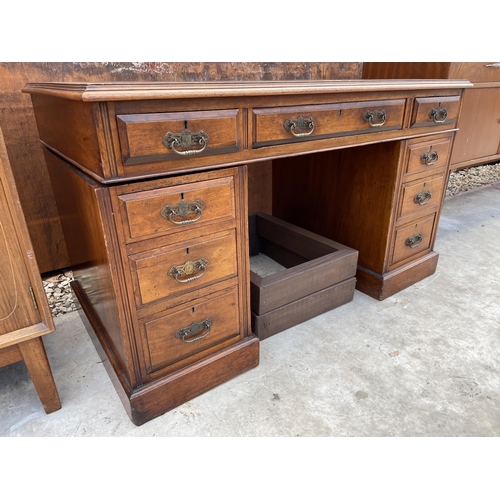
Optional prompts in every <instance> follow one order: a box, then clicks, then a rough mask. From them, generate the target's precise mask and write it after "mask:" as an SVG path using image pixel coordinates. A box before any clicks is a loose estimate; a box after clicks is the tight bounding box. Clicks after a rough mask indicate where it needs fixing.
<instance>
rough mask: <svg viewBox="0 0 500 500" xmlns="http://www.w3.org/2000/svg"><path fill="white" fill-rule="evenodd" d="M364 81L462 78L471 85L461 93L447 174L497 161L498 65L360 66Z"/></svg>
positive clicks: (499, 143) (499, 115)
mask: <svg viewBox="0 0 500 500" xmlns="http://www.w3.org/2000/svg"><path fill="white" fill-rule="evenodd" d="M363 78H375V79H380V78H450V79H457V78H465V79H467V80H469V81H470V82H472V83H473V84H474V88H468V89H466V90H465V92H464V96H463V103H462V112H461V114H460V119H459V121H458V128H459V130H458V132H457V134H456V137H455V143H454V146H453V151H452V155H451V161H450V170H459V169H462V168H468V167H474V166H477V165H484V164H486V163H493V162H497V161H499V160H500V63H491V62H490V63H488V62H451V63H450V62H448V63H446V62H432V63H429V62H427V63H423V62H416V63H397V62H390V63H387V62H384V63H378V62H370V63H364V64H363Z"/></svg>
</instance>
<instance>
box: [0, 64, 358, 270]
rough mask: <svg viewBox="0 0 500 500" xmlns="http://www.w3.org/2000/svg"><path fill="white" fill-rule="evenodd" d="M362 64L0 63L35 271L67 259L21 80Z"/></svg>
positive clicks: (350, 70) (266, 74)
mask: <svg viewBox="0 0 500 500" xmlns="http://www.w3.org/2000/svg"><path fill="white" fill-rule="evenodd" d="M361 69H362V64H361V63H359V62H343V63H342V62H324V63H311V62H267V63H266V62H247V63H242V62H217V63H210V62H141V63H137V62H136V63H132V62H0V127H2V129H3V132H4V137H5V142H6V146H7V151H8V153H9V159H10V163H11V165H12V169H13V171H14V177H15V179H16V183H17V186H18V193H19V198H20V199H21V206H22V207H23V212H24V214H25V218H26V222H27V224H28V231H29V233H30V237H31V242H32V245H33V250H34V251H35V254H36V256H37V263H38V268H39V269H40V272H41V273H48V272H51V271H55V270H59V269H62V268H65V267H68V266H69V265H70V263H69V258H68V255H67V251H66V246H65V243H64V236H63V232H62V228H61V223H60V220H59V216H58V212H57V205H56V202H55V200H54V195H53V193H52V187H51V184H50V178H49V173H48V171H47V166H46V165H45V160H44V157H43V153H42V151H41V149H40V147H39V143H38V133H37V128H36V122H35V117H34V114H33V108H32V106H31V99H30V98H29V95H27V94H23V93H22V92H21V90H22V88H23V87H24V85H25V84H26V83H28V82H51V81H65V82H72V81H76V82H80V81H94V82H110V81H128V82H141V81H144V82H146V81H147V82H151V81H165V82H166V81H171V82H175V81H199V82H203V81H220V80H235V79H238V80H295V79H297V80H308V79H318V80H322V79H326V80H345V79H356V78H361ZM26 179H29V180H30V182H26V181H25V180H26Z"/></svg>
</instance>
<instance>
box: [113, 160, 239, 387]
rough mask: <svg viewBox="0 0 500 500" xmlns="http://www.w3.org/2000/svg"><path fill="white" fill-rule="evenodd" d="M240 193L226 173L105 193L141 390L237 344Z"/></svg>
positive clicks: (236, 180) (236, 182)
mask: <svg viewBox="0 0 500 500" xmlns="http://www.w3.org/2000/svg"><path fill="white" fill-rule="evenodd" d="M240 188H241V186H240V180H239V178H238V169H224V170H219V171H216V172H211V173H207V174H191V175H189V176H181V177H175V178H169V179H161V180H155V181H146V182H139V183H134V184H127V185H123V186H117V187H114V188H112V189H111V190H112V192H113V195H112V200H113V203H114V204H116V208H115V213H116V214H117V217H118V219H119V222H118V224H117V225H118V228H119V229H118V230H119V233H120V236H119V237H120V238H122V240H123V245H122V248H123V250H122V251H123V253H124V255H123V260H124V262H126V267H127V268H128V276H129V279H130V283H131V286H129V287H128V293H129V303H130V308H131V310H132V311H133V313H132V316H133V318H132V321H133V322H134V330H135V331H136V332H139V334H138V335H136V340H137V344H138V346H139V349H138V351H139V352H138V358H139V363H140V368H141V373H142V380H143V382H146V381H148V380H152V379H155V378H157V377H160V376H163V375H166V374H169V373H172V372H173V371H175V370H178V369H180V368H183V367H185V366H187V365H188V364H191V363H194V362H196V361H199V360H201V359H203V358H205V357H206V356H209V355H211V354H213V353H215V352H217V351H219V350H221V349H224V348H226V347H228V346H230V345H232V344H234V343H236V342H237V341H239V340H241V339H243V336H244V332H245V327H244V322H245V321H246V320H247V318H246V317H245V314H244V311H245V307H244V304H245V303H246V299H245V297H244V296H243V294H244V293H245V292H244V289H243V288H244V287H242V285H241V283H240V277H241V276H242V275H244V274H245V266H246V264H245V262H246V261H245V260H244V259H246V258H247V257H246V246H245V241H246V239H245V237H244V235H243V233H242V229H243V228H242V227H240V225H239V223H238V220H241V218H239V217H238V216H239V211H240V210H245V208H244V207H240V202H239V200H238V198H237V197H236V196H235V192H237V191H238V190H239V189H240ZM243 248H245V251H243V250H242V249H243Z"/></svg>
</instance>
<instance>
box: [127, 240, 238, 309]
mask: <svg viewBox="0 0 500 500" xmlns="http://www.w3.org/2000/svg"><path fill="white" fill-rule="evenodd" d="M129 259H130V263H131V269H132V274H133V280H134V282H135V286H134V288H135V300H136V304H137V306H138V307H141V306H143V305H146V304H150V303H152V302H154V301H156V300H160V299H165V298H167V297H172V296H174V295H180V294H183V293H187V292H191V291H193V290H195V289H198V288H202V287H204V286H207V285H210V284H213V283H216V282H219V281H222V280H224V279H227V278H230V277H234V276H236V275H237V262H236V235H235V231H234V230H230V231H227V232H223V233H217V234H214V235H213V236H212V237H211V238H210V239H204V240H200V239H196V240H191V241H186V242H183V243H182V244H179V245H174V246H168V247H162V248H158V249H154V250H149V251H147V252H142V253H140V254H135V255H131V256H129Z"/></svg>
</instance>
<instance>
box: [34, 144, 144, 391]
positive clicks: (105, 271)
mask: <svg viewBox="0 0 500 500" xmlns="http://www.w3.org/2000/svg"><path fill="white" fill-rule="evenodd" d="M44 153H45V160H46V162H47V166H48V169H49V174H50V177H51V181H52V186H53V189H54V195H55V199H56V203H57V206H58V210H59V214H60V218H61V223H62V227H63V232H64V236H65V239H66V244H67V248H68V255H69V258H70V264H71V268H72V270H73V275H74V278H75V280H76V281H78V283H79V287H80V289H81V291H82V292H83V296H84V300H85V301H86V302H87V304H86V306H87V307H89V306H90V307H91V308H92V313H93V314H94V317H95V318H97V319H98V321H99V322H100V323H101V325H100V330H101V332H102V333H103V336H104V338H105V341H106V342H107V343H108V344H109V347H110V348H111V351H112V352H113V354H114V356H115V358H116V362H117V364H118V365H119V367H120V369H121V370H122V371H123V373H124V374H125V375H126V378H127V379H128V381H129V383H131V384H132V386H133V385H134V381H135V377H134V369H133V356H132V354H131V348H130V343H129V339H128V337H127V336H126V332H128V328H127V320H126V315H127V310H126V308H124V307H123V297H122V296H121V293H120V285H119V280H120V276H121V275H122V274H123V271H122V269H121V261H119V260H118V259H119V252H118V251H116V250H115V244H114V242H113V229H114V227H113V226H112V223H109V221H106V219H107V217H108V216H109V212H110V208H108V206H107V203H108V202H109V200H107V198H108V196H109V195H108V193H107V190H106V188H102V187H101V186H99V185H98V184H97V183H96V182H94V181H92V180H91V179H89V178H88V177H86V176H85V175H84V174H83V173H81V172H79V171H77V170H76V169H74V168H73V167H71V166H70V165H69V164H67V163H66V162H64V161H63V160H62V159H61V158H59V157H58V156H56V155H55V154H53V153H52V152H50V151H48V150H45V151H44Z"/></svg>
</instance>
